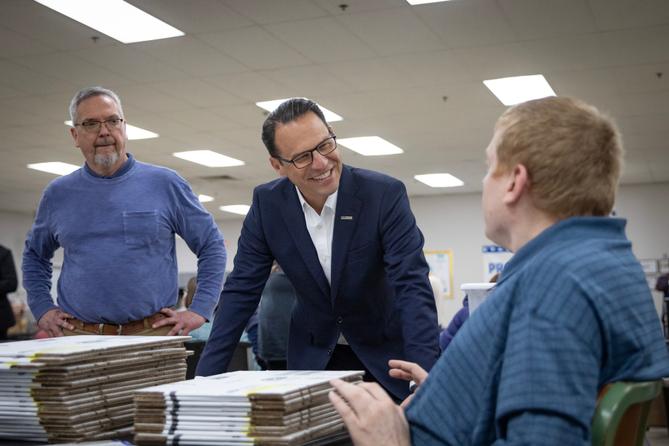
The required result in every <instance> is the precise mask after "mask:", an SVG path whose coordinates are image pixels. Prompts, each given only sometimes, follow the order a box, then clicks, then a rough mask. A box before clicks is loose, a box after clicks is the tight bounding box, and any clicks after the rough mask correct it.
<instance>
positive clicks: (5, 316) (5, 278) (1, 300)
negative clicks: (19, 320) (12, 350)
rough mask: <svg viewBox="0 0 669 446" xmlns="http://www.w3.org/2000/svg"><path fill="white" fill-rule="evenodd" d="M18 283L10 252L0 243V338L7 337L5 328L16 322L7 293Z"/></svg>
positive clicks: (12, 290)
mask: <svg viewBox="0 0 669 446" xmlns="http://www.w3.org/2000/svg"><path fill="white" fill-rule="evenodd" d="M18 284H19V283H18V280H17V278H16V268H15V266H14V258H13V257H12V252H11V251H10V250H9V249H7V248H5V247H4V246H2V245H0V340H5V339H7V329H8V328H9V327H11V326H13V325H14V324H15V323H16V319H15V318H14V311H13V310H12V306H11V305H10V303H9V299H7V294H8V293H13V292H14V291H16V288H17V287H18Z"/></svg>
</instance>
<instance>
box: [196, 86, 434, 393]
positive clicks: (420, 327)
mask: <svg viewBox="0 0 669 446" xmlns="http://www.w3.org/2000/svg"><path fill="white" fill-rule="evenodd" d="M263 142H264V143H265V145H266V147H267V150H268V151H269V153H270V163H271V165H272V167H273V168H274V169H275V170H276V171H277V172H278V173H279V175H280V176H281V178H279V179H277V180H274V181H271V182H269V183H267V184H263V185H261V186H258V187H257V188H256V189H255V190H254V192H253V203H252V206H251V209H250V211H249V213H248V214H247V216H246V219H245V220H244V225H243V228H242V232H241V236H240V238H239V246H238V250H237V255H236V256H235V260H234V269H233V271H232V273H230V275H229V277H228V279H227V281H226V283H225V286H224V288H223V292H222V293H221V299H220V303H219V307H218V310H217V313H216V317H215V318H214V323H213V328H212V332H211V336H210V338H209V341H208V342H207V345H206V347H205V349H204V352H203V354H202V358H201V359H200V363H199V365H198V368H197V375H205V376H206V375H212V374H216V373H222V372H224V371H226V369H227V366H228V363H229V361H230V359H231V356H232V353H233V351H234V349H235V346H236V345H237V341H238V340H239V337H240V335H241V333H242V330H243V328H244V325H245V324H246V321H247V320H248V319H249V317H250V316H251V315H252V314H253V312H254V311H255V309H256V308H257V307H258V301H259V299H260V295H261V292H262V290H263V287H264V285H265V282H266V280H267V278H268V276H269V273H270V268H271V266H272V262H273V260H274V259H276V260H277V262H278V263H279V264H280V265H281V267H282V268H283V270H284V271H285V273H286V275H287V276H288V278H289V279H290V280H291V282H292V283H293V285H294V286H295V289H296V290H297V294H298V298H297V302H296V304H295V307H294V310H293V314H292V321H291V326H290V336H289V342H288V358H287V359H288V368H289V369H304V370H323V369H329V370H365V371H366V372H367V376H366V378H367V379H373V380H375V381H378V382H379V383H380V384H381V385H383V387H385V388H386V389H387V390H388V391H389V392H390V393H391V394H393V395H394V396H395V398H396V399H403V398H404V397H406V396H407V395H408V393H409V389H408V386H407V384H406V382H403V381H400V380H397V379H393V378H391V377H389V376H388V360H390V359H395V358H403V359H405V360H408V361H412V362H417V363H418V364H420V365H421V366H422V367H424V368H426V369H429V368H431V367H432V364H433V363H434V362H435V361H436V359H437V357H438V355H439V346H438V337H439V335H438V325H437V312H436V308H435V304H434V297H433V295H432V290H431V288H430V283H429V280H428V271H429V268H428V265H427V263H426V261H425V258H424V256H423V236H422V234H421V232H420V231H419V229H418V227H417V226H416V221H415V218H414V216H413V214H412V212H411V209H410V207H409V201H408V198H407V194H406V189H405V187H404V185H403V184H402V183H401V182H400V181H398V180H396V179H394V178H391V177H389V176H386V175H383V174H381V173H377V172H372V171H369V170H363V169H357V168H353V167H349V166H345V165H343V164H342V161H341V156H340V153H339V150H338V149H337V144H336V137H335V135H334V133H333V131H332V128H330V126H329V125H328V124H327V122H326V120H325V118H324V116H323V113H322V112H321V110H320V109H319V107H318V105H317V104H316V103H314V102H313V101H310V100H308V99H298V98H294V99H290V100H288V101H286V102H284V103H283V104H281V106H279V108H277V109H276V110H275V111H273V112H272V113H271V114H270V115H269V116H268V117H267V119H266V120H265V123H264V124H263Z"/></svg>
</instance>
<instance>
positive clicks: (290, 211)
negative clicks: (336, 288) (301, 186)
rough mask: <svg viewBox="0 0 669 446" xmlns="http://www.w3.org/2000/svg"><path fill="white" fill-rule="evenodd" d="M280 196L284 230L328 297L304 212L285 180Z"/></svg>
mask: <svg viewBox="0 0 669 446" xmlns="http://www.w3.org/2000/svg"><path fill="white" fill-rule="evenodd" d="M281 194H282V201H283V202H284V203H286V205H285V206H282V207H281V214H282V217H283V221H284V223H285V225H286V228H288V232H289V233H290V235H291V237H292V238H293V242H294V243H295V246H296V248H297V250H298V251H299V252H300V255H301V256H302V259H303V260H304V263H305V265H306V266H307V269H308V270H309V272H310V273H311V275H312V276H313V278H314V280H316V283H318V286H319V287H320V289H321V291H323V294H324V295H326V296H329V295H330V287H329V286H328V279H327V278H326V277H325V274H324V273H323V268H322V267H321V263H320V261H319V260H318V253H317V252H316V248H315V247H314V243H313V242H312V241H311V236H310V235H309V231H308V230H307V225H306V222H305V221H304V211H303V210H302V205H301V204H300V199H299V198H298V196H297V192H296V191H295V186H294V185H293V184H292V183H291V182H290V181H288V180H286V181H285V183H284V184H283V185H282V187H281Z"/></svg>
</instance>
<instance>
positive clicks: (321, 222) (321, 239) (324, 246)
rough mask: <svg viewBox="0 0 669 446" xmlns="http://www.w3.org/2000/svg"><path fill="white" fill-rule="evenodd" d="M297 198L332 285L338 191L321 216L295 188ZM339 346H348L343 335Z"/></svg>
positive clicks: (330, 198)
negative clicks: (333, 237) (333, 241)
mask: <svg viewBox="0 0 669 446" xmlns="http://www.w3.org/2000/svg"><path fill="white" fill-rule="evenodd" d="M295 190H296V191H297V196H298V197H299V198H300V203H301V204H302V211H303V212H304V221H305V223H306V224H307V231H309V236H310V237H311V242H312V243H313V244H314V247H315V248H316V252H317V253H318V261H319V262H320V264H321V267H322V268H323V273H324V274H325V277H326V278H327V279H328V283H331V280H330V277H331V275H332V274H331V273H332V234H333V231H334V219H335V210H336V209H337V191H335V192H334V193H333V194H332V195H330V196H329V197H328V198H327V200H325V204H324V205H323V209H322V210H321V213H320V215H319V214H318V212H316V211H315V210H314V208H312V207H311V205H310V204H309V203H307V201H306V200H305V199H304V197H303V196H302V192H300V190H299V189H298V188H297V186H296V187H295ZM337 343H338V344H348V342H346V339H345V338H344V335H343V334H341V333H340V334H339V339H338V340H337Z"/></svg>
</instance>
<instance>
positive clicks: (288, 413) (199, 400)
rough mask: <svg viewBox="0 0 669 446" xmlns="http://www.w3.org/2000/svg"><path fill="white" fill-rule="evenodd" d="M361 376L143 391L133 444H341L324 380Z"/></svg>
mask: <svg viewBox="0 0 669 446" xmlns="http://www.w3.org/2000/svg"><path fill="white" fill-rule="evenodd" d="M363 373H364V372H362V371H294V370H288V371H265V372H259V371H239V372H232V373H224V374H221V375H214V376H210V377H207V378H196V379H194V380H190V381H182V382H179V383H172V384H165V385H161V386H156V387H151V388H147V389H141V390H139V391H137V393H136V395H135V406H136V412H135V443H136V444H137V445H139V446H153V445H174V446H177V445H179V446H189V445H200V446H208V445H221V444H230V445H246V444H248V445H268V446H269V445H277V446H283V445H286V446H292V445H303V444H319V443H321V442H326V441H330V440H334V439H339V438H342V437H343V438H345V437H346V436H347V434H346V428H345V427H344V425H343V422H342V420H341V418H340V417H339V415H338V414H337V412H336V410H335V409H334V407H333V406H332V404H330V402H329V400H328V396H327V394H328V392H329V391H330V389H331V388H332V387H331V386H330V384H329V381H330V380H331V379H334V378H339V379H343V380H346V381H350V382H360V381H361V380H362V375H363Z"/></svg>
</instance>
